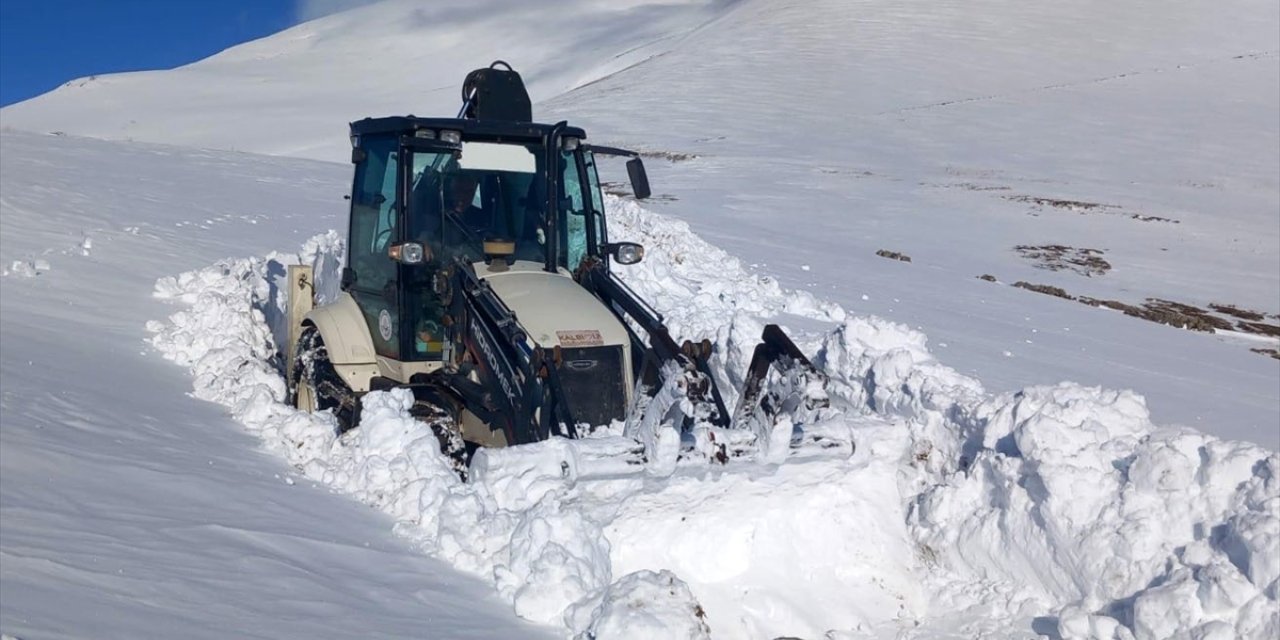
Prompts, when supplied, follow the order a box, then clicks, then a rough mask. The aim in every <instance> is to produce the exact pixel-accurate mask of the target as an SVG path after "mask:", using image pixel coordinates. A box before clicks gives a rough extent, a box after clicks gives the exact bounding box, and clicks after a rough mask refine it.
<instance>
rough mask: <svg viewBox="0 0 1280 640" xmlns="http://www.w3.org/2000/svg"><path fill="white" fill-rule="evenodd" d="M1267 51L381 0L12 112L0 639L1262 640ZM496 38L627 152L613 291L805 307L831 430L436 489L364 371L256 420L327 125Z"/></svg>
mask: <svg viewBox="0 0 1280 640" xmlns="http://www.w3.org/2000/svg"><path fill="white" fill-rule="evenodd" d="M1278 52H1280V7H1278V6H1276V5H1275V3H1273V2H1254V1H1252V0H1232V1H1230V2H1228V3H1227V4H1226V5H1223V4H1221V3H1209V2H1201V1H1197V0H1189V1H1187V2H1179V3H1156V2H1149V1H1145V0H1135V1H1134V2H1129V3H1121V4H1116V3H1074V4H1070V3H1069V4H1056V5H1052V6H1049V5H1028V4H1026V3H1016V2H1011V1H1010V0H979V1H977V2H963V3H961V2H951V1H947V2H935V3H929V4H927V5H919V6H915V5H903V4H902V3H890V2H885V1H881V0H864V1H861V2H822V1H818V2H791V3H789V2H764V1H762V0H741V1H739V2H669V3H648V2H639V1H636V2H628V1H625V0H610V1H593V2H588V1H586V0H583V1H580V2H574V3H556V4H551V3H547V4H540V3H522V2H512V1H490V2H482V3H457V4H451V3H417V2H408V1H403V0H385V1H384V2H381V3H378V4H374V5H370V6H367V7H363V8H360V9H356V10H353V11H349V12H346V13H342V14H336V15H332V16H328V17H326V18H322V19H319V20H316V21H313V22H309V23H306V24H303V25H299V26H298V27H295V28H293V29H290V30H288V31H285V32H282V33H280V34H277V35H274V36H271V37H269V38H265V39H262V40H259V41H256V42H252V43H248V44H245V45H241V46H239V47H235V48H232V49H229V50H228V51H225V52H223V53H221V54H219V55H217V56H214V57H212V58H209V59H207V60H204V61H201V62H198V63H195V64H192V65H189V66H186V67H183V68H180V69H175V70H170V71H156V72H146V73H135V74H121V75H111V76H100V77H96V78H92V79H85V80H81V81H75V82H72V83H69V84H68V85H67V86H64V87H63V88H61V89H59V90H57V91H54V92H52V93H50V94H47V95H45V96H41V97H38V98H36V99H33V100H31V101H28V102H25V103H22V104H19V105H14V106H12V107H7V108H5V109H3V110H0V125H3V127H4V128H5V130H4V131H3V132H2V133H0V149H2V151H0V225H2V227H3V228H2V231H0V263H2V265H3V267H4V271H3V273H4V276H3V278H0V296H2V301H0V341H2V345H3V348H2V353H0V470H2V474H3V482H0V527H2V528H3V536H0V559H2V560H3V561H2V562H0V588H2V591H3V596H2V597H0V632H3V633H6V634H14V635H17V636H20V637H24V638H25V637H33V638H34V637H103V636H109V637H128V636H143V637H147V636H155V635H161V636H170V637H225V636H227V635H233V636H243V637H272V638H278V637H295V636H297V637H302V636H308V637H310V636H315V635H337V634H340V635H344V636H381V637H410V636H416V635H427V636H431V637H436V636H448V637H533V636H535V635H537V634H538V633H548V634H550V635H564V634H565V633H566V631H569V632H579V631H583V632H590V633H595V634H596V635H597V636H598V637H600V638H605V637H623V636H620V635H611V634H624V633H625V632H630V633H631V634H632V636H633V637H657V636H658V635H666V636H670V637H679V636H689V637H696V636H697V635H699V634H701V633H703V632H704V631H706V630H707V629H710V632H711V634H712V636H713V637H717V638H720V637H729V638H734V637H775V636H777V635H784V634H785V635H800V636H804V637H820V636H823V635H824V634H825V635H826V636H827V637H837V638H867V637H871V638H879V637H920V638H925V637H929V638H933V637H1010V638H1021V637H1030V636H1035V635H1044V636H1048V637H1054V636H1059V637H1072V638H1073V637H1103V638H1128V637H1137V638H1164V637H1259V638H1261V637H1269V636H1272V635H1274V634H1275V633H1276V632H1277V630H1278V629H1280V612H1277V609H1276V600H1277V596H1278V593H1277V588H1280V587H1278V585H1280V578H1278V576H1280V484H1277V479H1276V478H1277V469H1280V456H1277V454H1276V453H1275V451H1276V450H1277V449H1280V366H1278V364H1277V360H1275V359H1272V358H1269V357H1267V356H1265V355H1264V354H1260V353H1254V352H1252V351H1251V349H1256V350H1259V351H1261V350H1266V349H1276V348H1277V347H1278V346H1280V341H1278V340H1277V339H1276V338H1272V337H1268V336H1266V335H1260V334H1258V333H1256V332H1252V333H1251V332H1245V331H1243V330H1241V328H1242V325H1241V324H1240V323H1242V322H1254V323H1256V324H1260V325H1276V324H1277V318H1276V314H1277V313H1278V312H1280V224H1278V223H1280V123H1278V122H1276V119H1275V114H1276V113H1277V112H1278V111H1280V53H1278ZM494 58H503V59H507V60H508V61H510V62H511V63H512V64H513V65H514V66H515V67H516V68H517V69H518V70H520V71H521V72H522V73H524V75H525V77H526V79H527V80H528V82H529V85H530V88H531V90H532V92H533V95H534V98H535V101H536V104H535V114H537V115H539V117H540V118H541V119H544V120H554V119H559V118H567V119H570V120H571V121H573V122H575V123H578V124H583V125H585V126H587V127H588V131H589V132H590V133H591V135H592V138H593V139H594V140H596V141H598V142H605V143H618V144H622V145H626V146H630V147H633V148H638V149H642V150H644V151H645V152H646V155H647V161H648V163H649V168H650V174H651V176H652V179H653V182H654V184H655V187H656V191H657V192H658V195H657V197H656V198H655V199H653V200H651V201H649V202H648V203H646V204H645V205H644V207H645V208H641V207H639V206H637V204H636V203H634V202H632V201H630V200H626V199H614V200H612V201H611V203H610V211H609V215H610V220H611V225H612V229H613V231H614V232H615V233H616V235H617V237H620V238H630V239H635V240H637V241H641V242H644V243H645V244H646V245H647V246H648V247H649V256H648V258H647V259H646V261H645V262H644V263H642V264H641V265H638V266H637V267H635V268H632V269H630V270H628V272H627V273H626V274H625V277H627V279H628V281H629V282H630V283H631V284H632V285H633V286H634V287H636V288H637V289H638V290H640V291H641V292H642V293H643V294H644V295H645V297H646V298H648V299H650V300H652V301H653V302H654V304H655V305H657V306H658V307H659V309H660V310H661V311H663V312H664V313H665V314H666V315H667V317H668V319H669V321H670V322H671V323H672V325H673V328H675V329H677V330H678V331H679V332H680V333H681V334H682V335H684V336H687V337H703V336H705V337H709V338H711V339H713V340H714V341H715V342H716V344H717V346H718V349H719V353H720V354H722V355H723V357H725V358H726V359H728V360H729V362H728V364H729V365H731V366H732V365H735V364H736V365H741V364H742V363H741V362H734V361H735V359H740V358H741V356H742V354H741V353H739V352H740V350H741V341H740V340H739V337H740V336H741V335H746V334H749V333H751V332H752V331H757V332H758V325H759V323H760V321H761V320H762V319H765V318H769V319H772V320H774V321H780V322H782V323H783V324H785V325H787V326H788V327H790V328H791V330H792V332H793V333H795V334H796V335H798V336H799V339H800V341H801V343H802V346H803V347H804V348H805V349H806V350H808V351H810V352H811V353H815V354H816V353H821V354H822V356H821V362H822V364H823V366H824V367H825V368H826V369H827V371H828V373H829V374H830V375H831V377H832V379H833V388H834V399H835V402H836V404H837V405H839V406H840V407H841V408H842V410H843V411H844V414H843V418H842V419H841V421H840V422H839V424H838V425H836V426H837V427H838V428H843V429H847V430H849V432H850V433H851V434H852V435H853V439H854V441H855V442H857V443H858V448H857V450H856V451H855V452H854V454H853V455H852V456H850V457H848V458H847V459H835V460H830V459H829V460H823V461H807V462H795V461H793V462H789V463H786V464H783V465H767V464H755V463H745V464H739V465H732V466H730V467H727V468H723V469H715V470H710V469H707V468H705V467H699V466H696V465H692V466H685V467H681V468H679V469H677V471H676V472H675V473H674V474H673V475H672V476H670V477H665V478H662V477H656V476H653V477H650V476H642V477H640V478H631V479H625V480H620V481H616V482H606V483H599V482H591V483H589V482H582V483H577V484H575V483H573V482H568V483H564V482H561V481H560V480H555V481H551V479H548V478H545V477H540V476H537V475H536V474H534V475H533V476H530V477H527V478H521V479H511V478H494V479H490V480H488V481H485V482H477V483H473V484H470V485H463V484H461V483H458V482H457V481H456V478H454V477H453V476H451V475H449V474H447V473H441V472H440V457H439V454H438V450H436V449H434V447H435V445H434V444H433V443H434V439H433V438H432V437H431V436H430V434H429V432H424V431H423V430H422V428H421V427H420V425H419V426H415V424H414V423H413V422H412V421H410V420H407V418H406V416H405V414H404V410H403V406H402V405H401V404H400V400H399V399H398V398H397V397H396V396H394V394H387V395H383V396H379V397H377V398H375V399H373V400H372V401H371V402H370V403H368V404H369V406H370V407H371V414H370V415H369V416H368V418H369V420H368V422H366V424H365V427H363V428H362V429H361V430H358V431H357V432H356V433H355V434H354V437H353V438H349V439H347V440H345V441H336V440H334V439H333V438H332V436H331V435H329V434H328V426H329V425H328V423H326V422H325V420H324V419H323V418H313V417H310V416H305V415H300V414H297V413H295V412H293V411H292V410H290V409H289V408H288V407H286V406H284V405H283V404H282V403H281V399H282V396H281V382H280V380H279V377H278V375H277V374H276V373H275V371H274V369H273V365H272V363H271V361H270V348H269V347H270V344H271V338H270V335H271V334H270V327H269V324H270V322H269V321H270V319H271V318H270V316H271V314H272V313H273V309H276V308H277V307H276V305H278V304H279V302H280V300H279V296H280V291H279V288H278V287H277V286H276V284H278V279H279V275H280V269H281V268H282V265H283V264H285V263H289V262H293V261H299V260H306V261H313V262H315V263H316V264H317V265H319V266H320V267H321V269H320V272H321V274H324V273H325V272H326V268H328V269H331V268H332V265H333V264H334V260H335V259H336V257H337V255H338V254H339V253H340V250H341V249H340V242H339V241H338V239H337V238H336V237H335V236H333V235H331V234H330V235H325V232H326V231H327V230H329V229H340V228H342V226H343V225H342V218H343V215H344V211H343V205H344V203H343V201H342V200H341V196H342V195H343V194H344V193H345V192H346V181H347V180H348V172H349V165H346V164H345V162H344V161H345V157H346V131H345V126H344V125H345V122H347V121H349V120H353V119H357V118H359V117H363V116H365V115H387V114H392V113H404V112H415V113H419V114H432V115H452V114H453V113H454V112H456V108H457V104H458V98H457V93H458V85H459V84H460V81H461V79H462V76H463V75H464V74H465V73H466V71H468V70H470V69H472V68H475V67H478V66H483V65H485V64H487V63H488V62H489V61H490V60H491V59H494ZM19 130H22V131H19ZM32 131H34V132H39V133H32ZM55 131H56V132H59V134H61V135H48V132H55ZM81 136H90V137H93V138H106V139H107V140H93V139H89V138H85V137H81ZM152 143H161V144H160V145H157V144H152ZM162 145H179V146H162ZM247 152H251V153H247ZM259 154H269V155H273V156H277V157H268V156H266V155H259ZM278 156H301V158H297V157H295V158H289V157H278ZM317 160H319V161H317ZM609 169H610V171H611V172H612V173H613V174H614V175H615V176H616V175H619V173H620V171H619V170H620V167H612V168H609ZM1018 247H1022V248H1021V249H1018ZM879 250H886V251H893V252H898V253H901V254H907V255H909V256H910V257H911V260H910V262H903V261H898V260H890V259H886V258H884V257H880V256H877V255H876V252H877V251H879ZM272 252H279V253H272ZM988 274H989V275H991V276H993V279H994V280H995V281H994V282H992V281H987V280H985V279H979V278H978V276H982V275H988ZM1019 281H1026V282H1029V283H1031V284H1038V285H1051V286H1055V287H1059V288H1061V289H1062V290H1063V294H1064V295H1068V296H1071V297H1074V298H1078V297H1081V296H1088V297H1091V298H1095V299H1098V300H1114V301H1118V302H1120V303H1124V304H1128V305H1134V306H1135V307H1136V306H1137V305H1141V304H1142V303H1143V302H1144V301H1145V299H1146V298H1148V297H1159V298H1162V299H1166V300H1170V301H1174V302H1178V303H1185V304H1188V305H1194V306H1196V307H1199V308H1203V309H1208V308H1209V305H1210V304H1211V303H1217V304H1219V305H1220V306H1221V305H1234V306H1236V307H1238V308H1240V309H1244V310H1246V311H1256V312H1260V313H1261V314H1262V317H1261V318H1260V319H1256V320H1249V319H1247V318H1239V317H1234V316H1231V315H1229V314H1227V313H1226V312H1215V311H1211V312H1210V313H1208V314H1207V315H1205V316H1204V317H1207V318H1211V319H1212V318H1217V319H1218V320H1216V321H1215V322H1219V323H1221V322H1229V326H1231V327H1232V330H1231V331H1218V332H1216V333H1208V332H1195V331H1187V330H1183V329H1180V328H1174V327H1170V326H1166V325H1162V324H1156V323H1153V322H1149V321H1146V320H1142V319H1138V318H1135V317H1131V316H1129V315H1125V314H1123V313H1119V312H1117V311H1115V310H1112V309H1109V308H1106V307H1101V308H1099V307H1094V306H1089V305H1086V304H1081V303H1080V302H1079V301H1078V300H1067V299H1063V298H1061V297H1057V296H1053V295H1042V294H1039V293H1036V292H1033V291H1030V290H1026V289H1024V288H1018V287H1014V286H1009V285H1010V284H1011V283H1015V282H1019ZM1222 308H1224V309H1225V308H1226V307H1225V306H1222ZM1174 310H1175V311H1176V310H1177V308H1174ZM1139 311H1142V310H1141V309H1136V308H1135V312H1139ZM872 316H879V317H872ZM1190 317H1193V319H1194V317H1195V316H1194V314H1192V316H1190ZM1197 322H1199V321H1198V320H1197ZM1246 328H1247V327H1246ZM926 336H928V337H927V338H926ZM159 355H163V356H165V357H167V358H169V359H171V360H174V361H176V362H178V363H180V364H182V365H183V366H184V367H186V368H187V369H189V370H190V371H191V374H192V377H194V382H193V381H192V379H191V378H189V377H188V376H186V375H184V372H183V370H181V369H177V368H175V367H174V366H173V365H171V364H169V363H167V362H164V361H163V360H162V359H161V358H160V357H159ZM738 368H740V367H738ZM1064 380H1071V381H1074V383H1063V382H1062V381H1064ZM1075 383H1079V384H1075ZM1092 385H1101V387H1097V386H1092ZM192 386H194V393H193V394H192V395H194V396H195V397H196V398H198V399H201V400H210V401H213V402H216V403H221V404H222V405H223V406H224V407H225V411H226V412H228V413H230V414H231V416H232V418H234V420H235V421H236V422H239V423H240V424H241V425H243V427H246V428H247V429H248V431H249V432H250V434H252V436H254V437H256V441H255V438H254V437H247V436H246V435H245V433H244V430H243V429H242V428H240V427H238V426H237V425H236V424H235V423H234V422H233V421H232V419H229V418H227V417H225V416H224V414H223V413H222V411H221V410H219V408H218V407H217V406H216V405H212V404H208V403H205V402H200V401H198V400H196V399H192V398H190V397H187V396H186V395H184V393H183V392H184V390H189V389H191V388H192ZM1123 389H1133V390H1135V391H1136V392H1137V393H1136V394H1135V393H1133V392H1128V391H1122V390H1123ZM1144 396H1145V402H1144V400H1143V397H1144ZM1148 411H1149V412H1150V414H1148ZM1183 425H1189V426H1191V427H1194V429H1188V428H1186V427H1185V426H1183ZM255 442H258V443H260V445H259V444H255ZM259 449H264V450H265V451H266V452H267V453H268V454H270V455H263V453H262V452H261V451H259ZM545 449H547V451H546V453H547V455H555V451H554V446H549V447H545ZM280 458H283V459H284V460H285V461H287V463H288V464H285V463H282V462H281V461H280ZM329 491H334V492H338V493H344V494H349V495H351V496H353V497H354V498H356V499H357V500H359V501H361V502H364V503H366V504H369V505H372V506H374V507H377V508H378V509H380V510H382V511H383V512H385V515H376V514H375V513H374V512H372V511H371V510H368V509H362V508H359V507H358V506H357V505H356V504H355V503H354V502H352V501H349V500H348V499H346V498H341V497H337V496H333V495H329V493H328V492H329ZM393 527H394V529H395V531H396V533H397V534H399V537H392V536H391V535H390V531H391V530H392V528H393ZM406 541H407V542H406ZM477 577H478V578H479V579H478V580H477V579H476V578H477ZM495 594H496V595H495ZM506 603H509V605H510V607H508V606H507V604H506ZM511 608H514V611H515V612H516V613H518V614H519V616H521V617H523V618H525V619H526V620H529V621H534V622H536V623H544V624H546V625H549V626H545V627H539V626H535V625H534V624H531V623H529V622H526V621H521V620H518V619H516V618H515V617H514V616H513V615H512V614H511V613H510V609H511ZM699 612H701V613H699ZM655 634H656V635H655ZM1178 634H1182V635H1178ZM1215 634H1216V635H1215Z"/></svg>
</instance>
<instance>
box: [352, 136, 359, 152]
mask: <svg viewBox="0 0 1280 640" xmlns="http://www.w3.org/2000/svg"><path fill="white" fill-rule="evenodd" d="M358 146H360V136H359V135H357V134H354V133H353V134H351V148H352V149H354V148H356V147H358Z"/></svg>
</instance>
